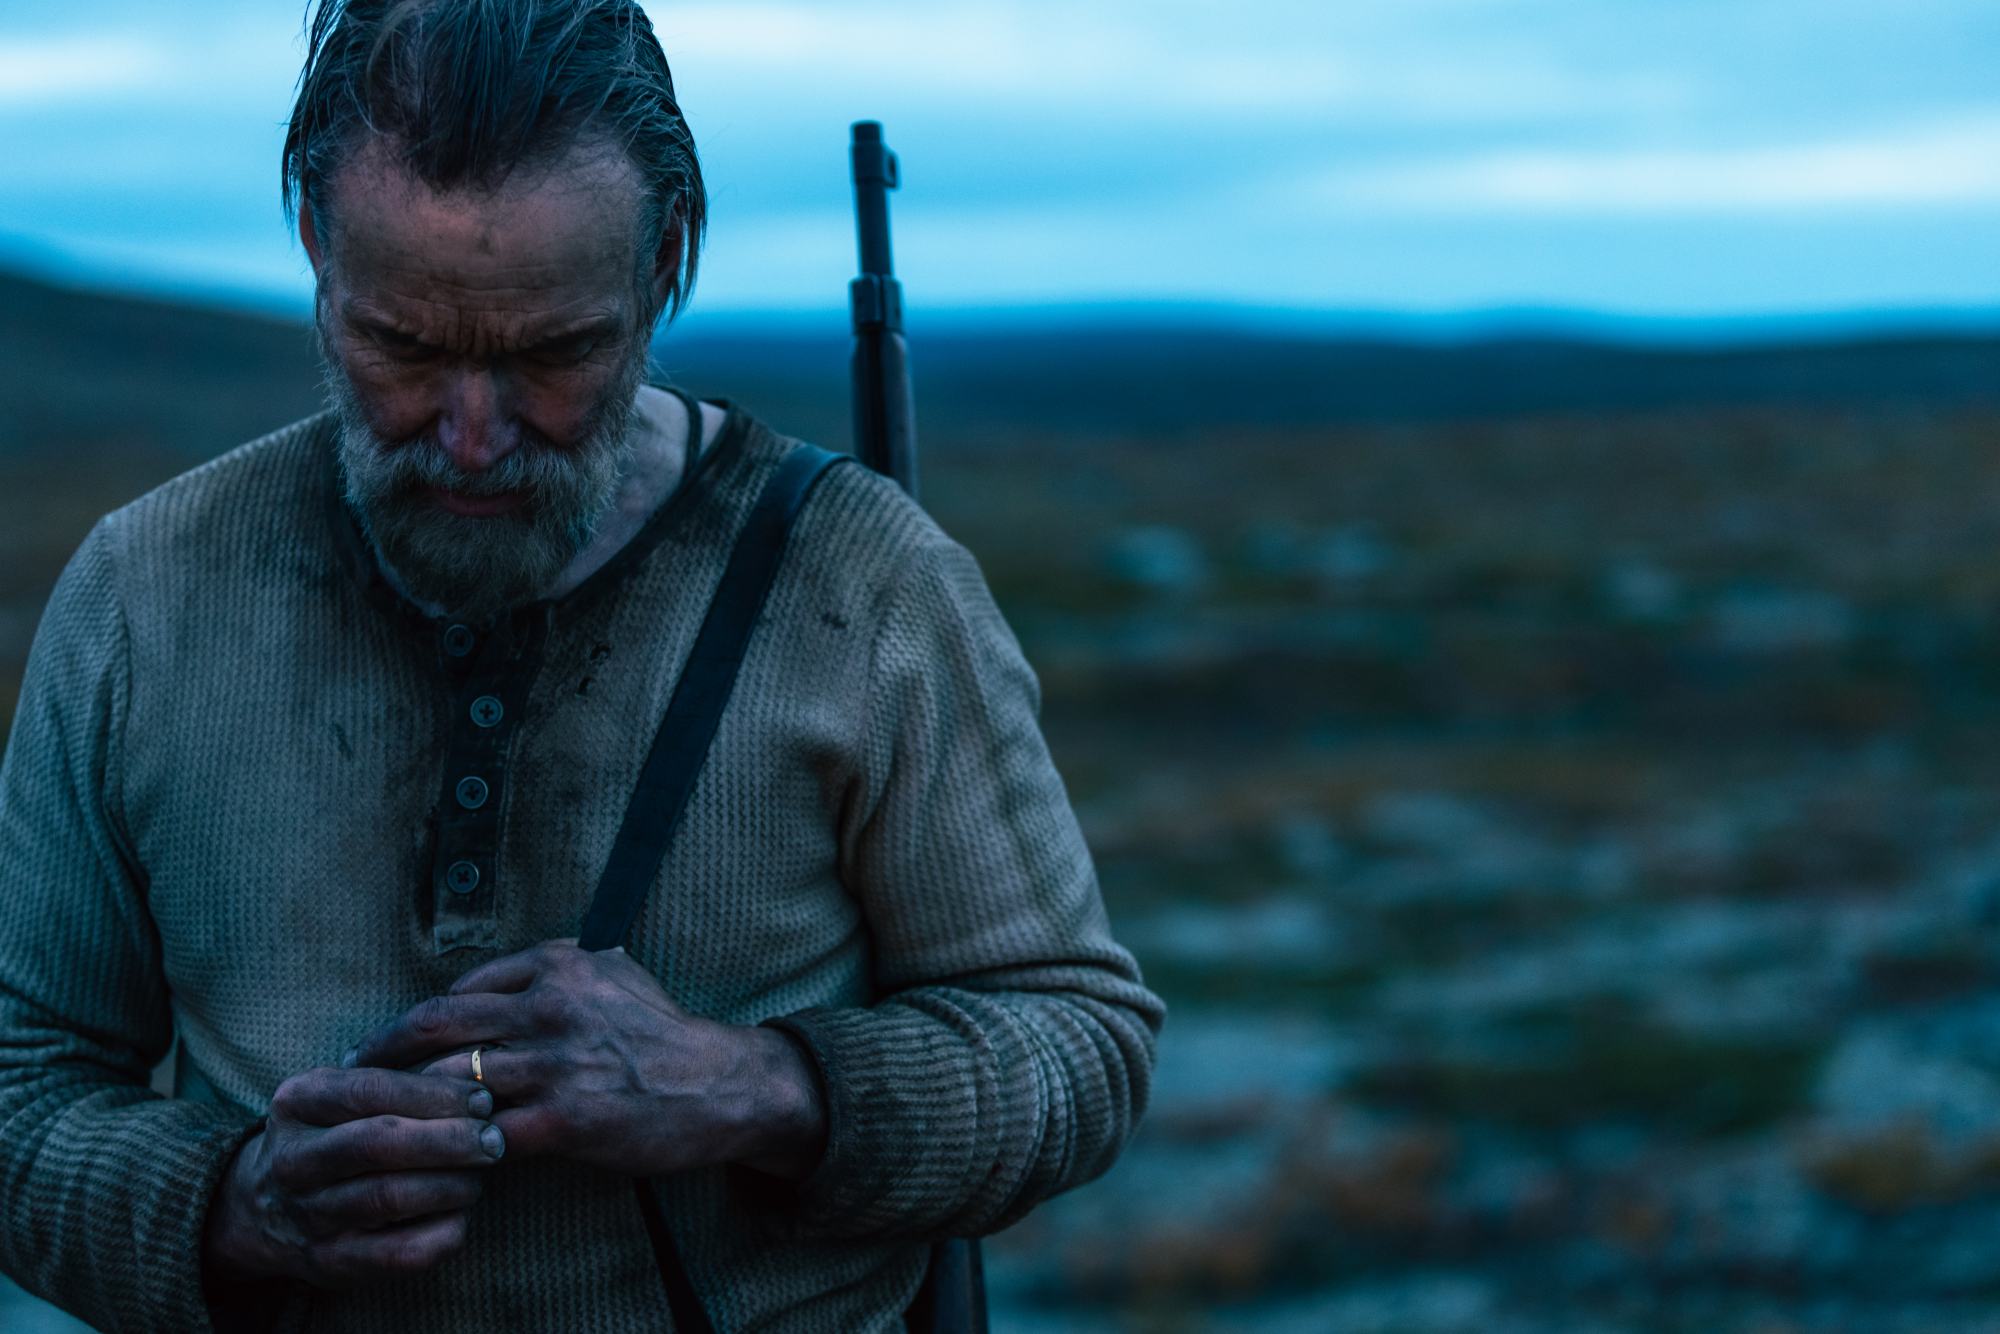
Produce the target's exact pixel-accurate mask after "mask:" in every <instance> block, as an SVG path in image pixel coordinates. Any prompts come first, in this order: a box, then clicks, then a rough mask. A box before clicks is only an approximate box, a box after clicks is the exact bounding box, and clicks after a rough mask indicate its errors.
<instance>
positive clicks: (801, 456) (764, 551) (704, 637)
mask: <svg viewBox="0 0 2000 1334" xmlns="http://www.w3.org/2000/svg"><path fill="white" fill-rule="evenodd" d="M853 461H854V460H853V457H852V456H851V455H847V454H836V453H834V452H832V451H831V450H826V449H821V448H820V447H819V446H817V445H811V444H805V443H800V444H797V445H794V446H793V447H792V451H791V452H790V453H789V454H787V455H786V456H785V457H784V459H783V460H782V461H780V462H779V464H778V466H777V468H776V469H775V470H773V472H772V473H771V476H770V479H769V480H768V481H766V482H765V483H764V489H763V491H762V493H760V494H759V495H758V497H757V500H756V503H755V504H754V505H753V506H752V507H751V509H750V517H749V518H748V519H746V520H745V521H744V524H743V528H742V531H741V532H739V533H738V534H737V537H736V546H735V549H734V550H732V551H731V552H730V554H729V565H728V567H727V568H726V569H724V570H723V572H722V582H721V583H719V584H718V585H716V589H715V596H714V597H713V598H712V599H711V600H710V601H709V604H708V613H707V614H706V615H705V616H704V617H703V618H702V622H701V630H700V631H699V632H698V633H697V634H696V635H695V641H694V647H693V648H692V649H691V650H689V652H688V657H687V662H686V663H685V664H683V665H682V667H681V674H680V679H679V680H678V681H677V682H675V684H674V693H673V698H672V700H671V701H670V702H669V703H668V705H667V713H666V717H665V719H664V720H663V721H662V722H661V723H660V730H659V732H658V734H657V735H655V736H654V738H653V745H652V749H651V750H649V751H648V752H647V754H646V763H645V765H644V767H642V768H641V769H640V771H639V783H638V786H637V787H635V788H634V789H633V791H632V800H631V801H630V803H629V804H627V806H626V808H625V818H624V820H623V821H622V822H621V823H620V825H619V827H618V837H617V839H616V840H615V841H614V842H613V843H612V845H611V856H610V858H609V859H608V860H607V861H606V862H605V864H604V874H603V875H602V876H601V877H600V878H599V880H598V882H597V892H596V894H595V896H594V897H593V898H592V899H591V902H590V910H589V911H588V912H587V913H585V914H584V918H583V926H582V929H581V930H580V931H579V932H578V936H577V944H578V945H579V946H580V947H582V948H583V949H587V950H608V949H610V948H611V947H612V946H614V945H618V944H622V943H623V942H624V940H625V935H626V933H627V932H629V931H630V930H631V929H632V922H633V919H634V918H636V917H637V916H638V915H639V905H640V904H641V903H643V902H644V901H645V898H646V891H647V890H648V889H649V888H650V887H651V886H652V883H653V878H654V876H656V875H657V874H658V873H659V869H660V863H661V862H662V861H663V860H665V858H666V855H667V846H668V845H669V844H670V843H672V842H673V837H674V833H675V831H676V830H677V829H679V827H680V822H681V814H682V812H683V811H684V810H685V809H686V807H687V799H688V794H689V793H691V792H692V791H693V790H694V782H695V778H696V777H697V776H698V775H699V774H700V773H701V766H702V761H703V760H704V759H706V758H707V755H708V744H709V742H710V741H711V740H713V739H714V737H715V729H716V727H717V725H718V724H719V723H720V722H721V721H722V711H723V709H724V708H725V707H727V705H728V703H729V694H730V691H731V690H732V689H733V688H734V687H735V685H736V671H737V668H738V667H740V666H741V665H742V662H743V653H744V650H745V648H746V647H747V646H748V645H749V642H750V632H751V630H752V629H753V628H755V626H756V624H757V616H758V613H760V612H761V611H762V610H763V609H764V600H765V598H766V597H768V596H769V594H770V591H771V584H772V581H773V580H774V579H775V578H776V577H777V573H778V564H779V562H780V560H781V559H782V558H783V557H784V554H785V543H786V540H787V539H788V538H789V537H790V536H791V531H792V524H793V521H794V520H795V519H797V518H798V515H799V511H800V510H802V509H804V508H805V503H806V497H807V496H808V495H810V494H811V492H812V488H813V485H814V483H816V482H818V481H819V479H820V478H821V477H823V476H825V475H826V470H827V469H828V468H830V467H832V466H833V465H835V464H837V463H842V462H853Z"/></svg>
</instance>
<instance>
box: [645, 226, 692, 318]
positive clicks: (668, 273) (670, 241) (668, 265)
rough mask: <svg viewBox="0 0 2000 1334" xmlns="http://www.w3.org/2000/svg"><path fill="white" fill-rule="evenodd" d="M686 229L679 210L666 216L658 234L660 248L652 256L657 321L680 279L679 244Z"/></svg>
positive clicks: (654, 312)
mask: <svg viewBox="0 0 2000 1334" xmlns="http://www.w3.org/2000/svg"><path fill="white" fill-rule="evenodd" d="M686 235H687V229H686V228H685V227H683V226H682V225H681V214H680V210H679V209H675V210H674V211H673V213H671V214H670V215H668V218H667V225H666V227H665V228H664V229H662V230H661V232H660V248H659V250H658V251H656V252H655V253H654V255H653V286H652V296H653V316H654V318H655V319H657V318H658V317H659V316H660V315H662V314H664V313H665V311H666V309H667V302H668V301H669V300H670V299H671V298H672V295H673V290H674V283H675V281H677V280H678V279H679V277H680V271H681V243H682V241H683V239H684V238H685V237H686Z"/></svg>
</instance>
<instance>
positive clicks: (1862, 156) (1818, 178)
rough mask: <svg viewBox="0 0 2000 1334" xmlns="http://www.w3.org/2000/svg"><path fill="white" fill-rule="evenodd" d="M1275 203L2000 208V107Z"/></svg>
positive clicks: (1469, 163) (1459, 172)
mask: <svg viewBox="0 0 2000 1334" xmlns="http://www.w3.org/2000/svg"><path fill="white" fill-rule="evenodd" d="M1260 193H1261V194H1262V195H1263V197H1264V198H1265V199H1266V200H1267V201H1274V200H1277V199H1284V200H1286V201H1288V202H1291V203H1294V204H1296V203H1297V202H1299V201H1300V200H1301V199H1303V200H1304V201H1305V202H1306V203H1308V204H1309V205H1311V206H1315V207H1318V208H1322V209H1326V210H1331V211H1339V212H1350V211H1354V210H1365V211H1372V212H1406V213H1430V214H1463V213H1519V214H1563V215H1580V216H1605V215H1613V216H1616V215H1673V214H1708V215H1718V214H1771V213H1786V212H1797V211H1808V210H1825V209H1880V208H1891V209H1898V208H1929V207H1939V206H1952V205H1967V204H1972V205H1982V204H1993V203H2000V108H1978V109H1975V110H1972V111H1969V112H1966V113H1964V114H1961V115H1958V116H1955V117H1952V118H1950V119H1947V120H1940V121H1934V122H1931V123H1929V124H1924V125H1918V126H1913V127H1909V128H1905V129H1903V130H1900V131H1895V132H1886V133H1880V134H1869V135H1854V136H1849V137H1844V138H1838V139H1821V140H1815V141H1808V142H1799V143H1791V144H1781V145H1766V146H1751V147H1727V148H1711V147H1696V148H1677V149H1663V150H1654V149H1627V150H1616V149H1611V150H1603V149H1598V150H1578V149H1524V150H1515V151H1503V152H1495V153H1487V154H1480V155H1475V156H1468V157H1458V158H1452V159H1446V160H1442V161H1432V162H1419V163H1411V164H1404V165H1393V166H1358V167H1351V168H1334V169H1331V170H1328V171H1325V172H1323V173H1320V174H1319V175H1317V176H1315V177H1309V178H1307V179H1306V180H1305V181H1304V182H1303V183H1301V182H1300V181H1298V180H1297V179H1296V178H1295V179H1293V180H1290V181H1285V182H1278V183H1271V184H1267V185H1266V186H1265V187H1264V188H1263V189H1262V191H1261V192H1260Z"/></svg>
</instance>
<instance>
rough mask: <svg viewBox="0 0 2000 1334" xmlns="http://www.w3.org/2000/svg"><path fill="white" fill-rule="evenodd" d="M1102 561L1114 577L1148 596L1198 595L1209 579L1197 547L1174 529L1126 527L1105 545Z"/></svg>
mask: <svg viewBox="0 0 2000 1334" xmlns="http://www.w3.org/2000/svg"><path fill="white" fill-rule="evenodd" d="M1104 560H1105V565H1106V567H1107V568H1108V569H1109V571H1110V572H1111V574H1112V575H1113V576H1114V577H1115V578H1118V579H1120V580H1122V581H1124V582H1125V583H1128V584H1133V585H1136V586H1137V587H1139V588H1142V589H1145V590H1147V591H1148V592H1152V593H1159V594H1170V595H1178V594H1188V593H1194V592H1199V591H1200V590H1201V589H1203V588H1205V587H1207V585H1208V582H1209V577H1210V576H1209V566H1208V558H1207V557H1206V556H1205V555H1204V554H1203V553H1202V549H1201V546H1200V544H1199V543H1197V542H1196V541H1195V540H1194V538H1193V537H1191V536H1190V535H1189V534H1187V533H1186V532H1183V531H1182V530H1181V529H1178V528H1168V527H1165V526H1157V525H1156V526H1149V527H1140V528H1128V529H1126V530H1125V531H1124V532H1122V533H1119V534H1118V535H1117V536H1116V537H1114V538H1112V539H1111V541H1110V542H1109V543H1108V544H1107V546H1106V548H1105V552H1104Z"/></svg>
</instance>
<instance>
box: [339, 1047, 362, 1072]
mask: <svg viewBox="0 0 2000 1334" xmlns="http://www.w3.org/2000/svg"><path fill="white" fill-rule="evenodd" d="M360 1059H361V1048H359V1047H349V1048H348V1049H347V1054H346V1055H345V1056H342V1057H341V1058H340V1064H341V1065H342V1067H344V1068H345V1069H348V1070H352V1069H353V1068H354V1063H355V1062H356V1061H358V1060H360Z"/></svg>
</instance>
